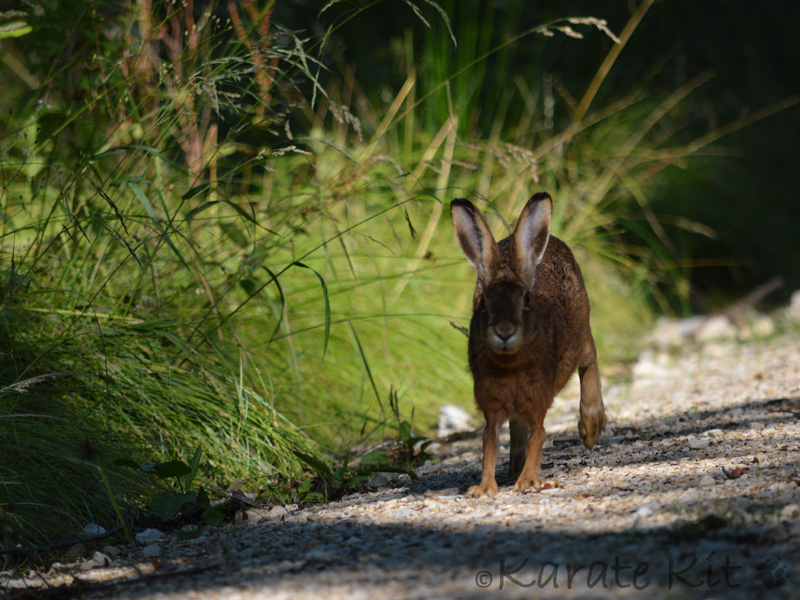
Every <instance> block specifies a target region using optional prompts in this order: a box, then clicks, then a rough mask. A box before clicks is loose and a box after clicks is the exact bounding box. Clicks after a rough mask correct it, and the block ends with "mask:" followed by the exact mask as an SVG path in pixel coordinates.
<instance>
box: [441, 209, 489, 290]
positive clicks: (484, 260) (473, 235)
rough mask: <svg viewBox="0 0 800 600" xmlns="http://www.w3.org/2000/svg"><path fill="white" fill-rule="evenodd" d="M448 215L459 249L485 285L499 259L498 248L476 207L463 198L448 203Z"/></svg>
mask: <svg viewBox="0 0 800 600" xmlns="http://www.w3.org/2000/svg"><path fill="white" fill-rule="evenodd" d="M450 216H451V217H452V219H453V226H454V227H455V229H456V235H457V236H458V243H459V244H461V250H462V251H463V252H464V256H466V258H467V262H469V264H471V265H472V266H473V267H474V268H475V270H476V271H477V272H478V281H480V283H481V285H482V286H484V287H486V286H487V285H488V283H489V281H490V280H491V276H492V273H493V272H494V271H495V270H496V269H497V266H498V264H499V261H500V250H499V248H498V247H497V242H496V241H495V240H494V236H492V232H491V231H489V226H488V225H487V224H486V221H484V220H483V217H482V216H481V213H480V212H478V209H477V208H475V206H474V205H473V204H472V202H470V201H469V200H465V199H464V198H457V199H455V200H453V201H452V202H451V203H450Z"/></svg>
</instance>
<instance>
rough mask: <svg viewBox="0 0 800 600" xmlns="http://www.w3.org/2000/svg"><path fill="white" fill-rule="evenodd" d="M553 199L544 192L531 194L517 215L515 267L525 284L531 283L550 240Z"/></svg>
mask: <svg viewBox="0 0 800 600" xmlns="http://www.w3.org/2000/svg"><path fill="white" fill-rule="evenodd" d="M552 213H553V201H552V200H551V198H550V195H549V194H545V193H544V192H541V193H538V194H536V195H535V196H533V197H532V198H531V199H530V200H528V203H527V204H526V205H525V208H523V209H522V214H521V215H520V216H519V221H518V222H517V228H516V229H515V230H514V250H515V254H516V261H517V269H518V270H519V272H520V274H521V275H522V277H523V279H524V281H525V283H526V285H532V284H533V273H534V271H535V270H536V265H538V264H539V263H540V262H541V261H542V256H544V251H545V248H547V242H548V241H549V240H550V215H551V214H552Z"/></svg>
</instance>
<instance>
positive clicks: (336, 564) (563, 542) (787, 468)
mask: <svg viewBox="0 0 800 600" xmlns="http://www.w3.org/2000/svg"><path fill="white" fill-rule="evenodd" d="M673 325H674V324H673ZM662 329H663V328H662ZM673 329H674V327H673ZM740 333H741V332H740ZM707 337H709V338H713V336H707ZM668 345H669V341H667V342H663V340H662V341H659V340H657V339H656V341H655V342H654V346H655V348H658V347H662V346H668ZM684 345H685V346H688V349H687V348H684V349H683V350H682V352H681V353H680V354H678V355H676V354H674V352H670V351H668V350H658V349H651V350H648V351H646V352H645V353H644V354H643V355H642V357H641V358H640V360H639V362H638V363H637V364H636V365H635V366H634V367H633V370H632V377H631V378H630V381H629V382H628V383H626V384H617V385H606V393H605V395H606V404H607V409H608V413H609V418H610V425H609V429H608V430H607V431H606V432H605V433H604V435H603V437H602V438H601V440H600V442H599V443H598V445H597V447H596V448H595V450H594V451H591V452H589V451H587V450H586V449H584V448H583V446H582V445H581V444H580V440H579V439H578V435H577V427H576V420H577V416H576V415H577V397H576V395H575V391H574V388H573V387H572V386H568V389H567V390H566V392H565V393H564V394H563V395H562V396H561V397H560V398H558V399H557V400H556V405H555V406H554V407H553V410H552V411H551V413H550V414H549V415H548V420H547V430H548V441H547V443H546V445H545V449H544V457H543V463H544V464H543V471H542V476H543V477H544V480H545V482H547V483H546V484H547V485H552V487H550V488H549V489H545V490H543V491H541V492H539V493H527V494H520V493H515V492H513V491H512V490H511V488H510V486H511V484H512V483H513V482H511V481H510V480H508V479H507V477H506V474H505V471H506V468H507V461H508V436H507V434H506V436H505V437H504V441H503V443H504V445H503V449H502V452H501V459H500V466H499V470H498V475H499V476H498V483H499V484H500V492H499V493H498V495H497V496H496V497H495V498H493V499H489V498H480V499H469V498H466V497H465V492H466V489H467V487H468V486H469V485H471V484H473V483H475V482H476V481H477V480H478V479H479V475H480V456H481V448H480V437H479V436H478V435H477V434H476V433H473V434H471V435H467V436H466V439H461V440H459V441H450V442H444V441H443V442H440V443H436V444H434V446H433V447H432V448H430V449H429V450H432V451H433V452H434V453H435V454H437V455H438V456H440V457H441V458H442V461H441V462H440V463H438V464H435V465H433V464H426V465H425V466H423V468H422V469H420V471H419V475H420V479H419V481H416V482H412V481H410V480H409V479H408V478H407V477H405V478H401V479H398V480H394V481H392V482H389V483H388V485H387V487H383V488H380V489H376V490H375V491H373V492H371V493H365V494H354V495H352V496H349V497H346V498H344V499H343V500H341V501H339V502H335V503H332V504H330V505H328V506H325V507H314V508H307V509H303V510H292V507H289V510H288V511H286V510H283V509H281V508H278V509H274V510H272V511H266V510H254V511H251V512H250V513H249V519H248V520H247V521H246V522H244V523H242V524H239V525H238V526H229V527H225V528H222V529H215V528H207V529H205V530H203V531H201V532H200V533H199V534H198V535H197V537H194V538H190V539H184V540H178V539H176V538H175V537H168V538H166V539H165V540H163V541H161V542H159V546H160V547H161V554H160V556H159V557H158V558H157V559H156V560H153V559H145V558H143V555H142V548H141V547H138V548H123V549H122V552H121V554H120V555H119V556H118V557H117V558H116V559H114V562H113V563H112V564H111V565H110V566H106V567H100V568H95V569H85V570H80V569H79V568H78V569H75V568H72V569H69V568H67V569H66V570H67V571H68V572H67V573H62V574H56V572H55V570H54V571H51V573H50V574H48V575H45V576H32V577H31V578H28V579H24V580H19V579H17V580H11V581H7V582H6V585H7V586H9V589H8V590H7V591H8V592H9V594H10V595H11V597H13V595H14V594H27V593H30V592H25V591H23V590H22V589H20V588H21V587H22V586H44V585H45V584H46V585H47V586H54V585H59V584H62V585H69V586H70V587H69V588H67V589H68V590H69V591H66V592H65V591H64V590H63V589H62V591H61V593H60V594H59V595H58V597H59V598H67V597H71V596H70V595H71V594H74V595H75V596H81V597H87V598H131V599H133V598H137V599H138V598H140V599H160V598H171V599H172V598H198V599H199V598H203V599H212V598H214V599H218V598H222V599H228V600H233V599H254V598H287V599H288V598H346V599H347V600H355V599H358V598H369V599H375V598H377V599H383V598H386V599H388V598H419V599H426V600H427V599H433V598H484V597H487V596H491V597H501V596H502V597H509V598H517V597H519V598H529V597H555V598H558V597H582V598H624V597H642V598H645V597H658V598H709V597H713V598H752V597H755V596H756V595H759V596H761V595H764V594H769V595H770V596H771V597H775V598H797V597H798V594H800V592H799V591H798V589H800V419H799V418H798V417H800V349H798V344H797V333H796V329H795V333H794V334H791V333H786V332H784V333H782V334H780V335H774V334H773V335H772V336H771V337H769V338H768V340H767V341H760V342H759V341H749V342H748V343H746V344H743V343H739V342H736V341H731V340H728V341H724V342H713V341H709V342H707V343H705V344H696V343H693V344H684ZM100 563H102V560H101V561H100ZM81 582H85V583H84V584H82V583H81ZM98 585H101V587H96V586H98ZM28 590H30V587H29V588H28Z"/></svg>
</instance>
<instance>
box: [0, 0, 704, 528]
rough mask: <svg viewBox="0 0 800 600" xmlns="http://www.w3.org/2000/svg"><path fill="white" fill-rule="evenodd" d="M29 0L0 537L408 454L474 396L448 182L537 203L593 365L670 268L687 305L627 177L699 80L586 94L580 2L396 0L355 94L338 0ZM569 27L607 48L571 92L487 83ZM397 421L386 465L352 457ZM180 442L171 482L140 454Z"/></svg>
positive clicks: (622, 336)
mask: <svg viewBox="0 0 800 600" xmlns="http://www.w3.org/2000/svg"><path fill="white" fill-rule="evenodd" d="M273 4H274V6H273ZM384 4H385V6H387V7H388V6H389V3H384ZM37 6H39V7H40V8H41V10H40V11H39V10H34V8H31V7H29V8H26V9H25V10H27V11H28V13H26V16H25V17H24V18H22V17H20V18H21V19H22V20H23V21H24V22H25V23H26V24H27V25H30V31H29V32H27V33H25V34H24V35H22V34H21V35H20V37H18V38H13V39H8V40H4V43H3V46H2V48H0V59H2V65H3V66H2V74H0V76H2V77H3V80H4V81H12V82H13V83H12V84H10V85H9V92H8V94H7V95H5V96H4V99H3V104H2V106H0V179H1V180H2V182H1V183H2V185H0V213H2V214H0V260H2V263H3V276H4V279H5V281H7V284H6V285H5V286H4V287H3V289H2V290H0V303H1V304H0V318H2V328H3V329H2V334H3V336H4V341H5V340H7V342H8V343H3V344H2V347H0V353H2V355H3V356H2V367H0V368H2V371H0V384H1V385H2V386H4V387H3V388H2V390H0V429H2V431H0V433H1V434H2V438H1V439H2V440H3V442H2V444H4V451H5V454H4V456H8V457H9V459H8V460H7V461H4V464H3V465H0V494H1V495H0V514H1V515H2V517H3V522H4V523H10V524H11V525H9V526H7V527H8V529H9V530H11V529H14V531H15V532H18V531H22V530H26V529H33V531H32V532H31V535H33V536H34V537H36V536H42V535H52V534H55V535H57V534H62V533H65V532H67V531H70V532H72V531H74V530H75V529H78V528H80V527H82V524H85V522H88V520H90V519H91V520H92V521H94V522H100V521H102V520H104V519H105V520H109V519H118V518H119V517H118V514H119V512H120V511H119V510H118V509H117V508H115V507H119V506H121V507H122V508H123V509H127V508H129V507H130V506H132V505H135V504H136V503H137V502H140V501H141V499H142V498H145V499H146V500H147V501H148V502H151V503H152V505H153V508H154V509H155V510H156V511H157V512H158V513H159V514H160V515H161V516H162V517H167V518H171V517H174V516H175V515H176V514H178V513H186V512H190V513H191V512H202V511H204V510H206V508H205V507H206V503H207V495H206V494H204V493H203V492H202V488H199V487H195V486H194V484H193V482H194V480H195V475H196V474H197V473H199V475H198V476H199V477H200V478H201V479H202V480H203V481H231V480H235V479H244V480H246V481H247V482H250V483H251V484H252V485H257V486H259V487H260V489H261V491H263V492H264V493H266V494H267V495H270V496H271V497H274V498H283V499H286V500H287V501H288V500H289V499H292V500H293V501H297V500H298V499H300V501H310V500H314V499H320V498H322V497H330V496H331V495H335V494H341V493H344V491H345V490H348V489H353V488H355V487H357V486H358V485H359V484H361V483H363V482H364V481H366V479H367V478H368V477H370V476H372V474H374V473H376V472H379V471H382V470H389V471H390V472H398V471H397V470H399V472H409V470H410V469H411V468H413V466H414V465H416V464H418V463H419V462H421V461H424V460H426V459H427V458H430V455H429V453H428V452H427V450H426V448H427V447H428V446H427V444H428V443H429V442H427V441H426V440H425V436H424V434H425V433H426V432H427V433H429V432H430V431H431V428H432V427H433V424H434V422H435V418H436V414H437V412H438V405H439V403H441V402H451V403H460V404H462V405H467V406H468V405H470V404H471V397H472V392H471V385H470V382H469V376H468V373H467V371H466V364H465V363H466V360H465V356H466V349H465V339H464V337H463V336H462V335H461V334H460V333H459V332H458V331H457V330H456V329H454V328H453V327H451V325H450V324H451V323H455V324H456V325H463V324H465V323H467V322H468V318H469V313H470V310H471V298H472V287H473V285H474V283H473V282H474V274H473V273H472V272H471V270H470V268H469V266H468V265H467V264H466V263H465V261H464V260H463V258H462V257H461V255H460V253H459V250H458V247H457V244H456V243H455V240H454V239H453V234H452V231H451V227H450V223H449V220H448V219H447V216H446V212H447V211H446V206H447V203H448V202H449V200H450V199H452V198H453V197H457V196H465V195H467V196H471V197H473V198H474V199H477V200H478V201H479V202H481V203H482V204H483V208H487V209H488V212H489V213H490V215H489V222H490V225H491V226H492V227H493V229H494V230H495V232H496V234H497V235H503V234H504V233H506V232H508V231H510V224H509V223H507V222H506V221H505V220H504V219H505V218H511V217H512V216H513V215H515V214H517V213H518V212H519V210H520V208H521V206H522V205H523V204H524V202H525V201H526V200H527V198H528V197H529V196H530V194H531V193H532V192H533V191H536V190H539V189H547V190H549V191H550V192H551V193H552V194H553V196H554V198H555V200H556V204H555V214H554V221H553V232H554V233H555V234H556V235H558V236H559V237H562V238H563V239H565V241H567V242H568V243H570V244H571V245H572V247H573V248H574V249H575V251H576V254H577V255H578V259H579V262H580V263H581V265H582V268H583V271H584V275H585V278H586V280H587V285H588V287H589V291H590V297H591V299H592V302H593V325H594V331H595V337H596V339H597V341H598V345H599V348H600V356H601V362H603V363H605V364H607V363H608V362H612V361H614V360H617V359H627V358H630V357H631V356H633V354H634V353H635V351H636V344H637V340H638V338H639V337H640V334H641V332H642V331H643V330H644V329H645V328H646V327H647V325H648V323H649V320H650V319H651V312H650V307H651V306H652V305H653V304H658V303H660V304H661V305H663V306H664V307H668V306H669V304H670V298H669V297H667V294H665V291H664V290H665V289H666V290H668V293H669V294H672V293H677V294H678V295H679V296H680V297H682V298H683V300H684V302H686V300H687V298H688V289H689V288H688V286H687V273H686V271H685V269H683V268H682V267H681V266H680V265H679V264H678V263H677V262H676V260H675V254H674V249H673V248H672V247H671V246H670V240H669V238H668V237H667V236H665V234H664V228H663V226H662V223H661V221H660V220H659V217H658V215H656V214H655V213H654V212H653V210H652V208H651V206H650V197H651V193H652V187H651V186H653V185H654V182H657V181H658V179H657V175H658V174H659V173H660V172H662V171H663V170H664V169H665V168H667V167H669V166H673V165H681V166H682V165H683V164H684V161H685V159H686V158H687V157H689V156H690V155H692V154H693V153H695V152H697V151H699V150H701V149H702V148H704V147H705V145H706V143H707V141H708V140H711V139H712V138H713V136H711V137H702V138H700V139H699V141H698V143H696V144H694V145H688V146H687V145H686V144H685V143H684V142H683V140H681V139H679V137H678V136H677V133H678V132H679V131H680V129H681V126H682V119H683V116H684V115H685V114H686V112H687V109H686V108H684V107H685V106H686V103H687V102H688V101H687V98H688V97H689V96H690V93H691V92H692V91H693V90H694V89H695V88H696V87H697V86H699V85H700V84H701V83H702V78H699V79H696V80H692V81H689V82H688V83H685V84H684V85H682V86H680V87H679V88H678V89H676V90H674V91H672V92H670V93H666V94H663V95H659V96H655V95H648V93H647V92H646V91H645V86H637V87H635V88H633V89H628V90H623V91H622V92H620V93H618V94H616V95H612V96H611V97H610V99H606V97H602V96H599V95H598V90H599V89H600V87H601V86H602V84H603V82H604V81H605V79H606V77H608V76H609V73H612V72H613V70H614V65H615V60H616V57H617V56H618V55H619V53H618V52H617V50H619V48H621V47H622V45H621V46H619V47H618V46H616V45H615V42H614V40H613V34H611V33H610V31H609V30H608V27H607V25H606V24H605V22H604V21H601V20H599V19H592V18H577V19H576V18H550V17H549V16H548V18H547V19H546V20H544V22H543V23H525V24H524V27H523V25H522V24H519V27H516V26H515V27H514V28H513V29H509V30H508V31H510V32H511V33H510V34H509V36H507V37H504V36H505V34H504V31H506V29H505V25H503V24H501V23H500V22H499V21H498V22H493V21H492V20H491V17H492V13H491V10H490V9H489V6H490V5H486V8H484V9H483V10H482V11H469V10H463V9H461V8H459V9H458V11H457V9H456V3H452V4H443V5H438V4H436V3H433V2H429V1H425V2H406V3H398V6H400V8H397V7H394V8H393V10H395V9H397V10H400V9H402V10H403V11H405V13H404V14H406V15H407V16H408V17H409V18H410V19H411V21H410V23H411V24H410V25H409V27H408V29H406V30H404V31H393V32H392V33H391V37H392V39H391V40H390V42H389V43H388V44H387V47H390V48H391V49H392V50H391V54H392V56H391V57H389V58H391V59H392V60H391V64H392V65H393V67H392V68H391V69H389V68H384V70H385V71H387V72H390V76H387V78H386V79H385V80H381V85H380V86H374V89H373V88H370V89H366V90H365V89H363V88H362V87H361V86H360V84H365V83H366V81H367V80H362V81H361V82H360V83H359V79H358V77H357V74H358V72H357V71H356V70H354V69H352V68H351V67H350V66H348V64H349V63H348V62H347V61H345V60H343V59H342V57H341V56H338V55H337V54H336V52H337V47H338V46H337V44H335V43H331V42H332V40H335V38H336V35H338V33H339V32H340V31H345V30H346V28H347V27H348V23H351V24H352V23H357V22H358V21H359V19H361V18H365V16H366V15H365V14H362V11H363V10H366V9H361V8H357V7H354V5H352V4H350V3H343V2H330V3H328V4H327V5H325V7H324V10H323V11H322V12H321V13H319V14H318V15H317V14H315V18H319V19H321V20H322V25H323V26H322V27H321V29H320V30H321V31H324V33H323V34H322V35H320V36H315V34H312V33H311V31H312V30H313V29H312V28H309V29H308V30H306V31H298V30H297V29H293V28H292V27H286V26H283V25H281V24H279V23H276V22H275V21H274V19H273V16H274V15H275V14H279V13H278V11H279V10H285V11H288V12H287V13H286V14H289V13H290V12H291V11H292V10H300V8H297V7H294V6H292V5H290V4H287V3H280V2H279V3H272V2H267V3H262V4H260V5H259V3H257V2H249V1H247V2H241V3H238V4H237V3H233V2H231V3H225V4H224V5H222V4H220V3H217V2H205V3H201V2H191V1H189V2H186V3H183V4H173V3H167V2H155V3H153V5H152V9H151V10H147V6H148V3H137V2H132V1H130V2H125V3H118V2H113V3H112V2H105V1H95V2H94V3H92V4H91V10H90V9H89V8H88V7H89V6H90V5H85V6H84V5H83V4H81V3H72V2H45V3H41V5H37ZM459 6H460V5H459ZM504 6H505V5H504ZM520 6H521V3H518V2H512V3H510V4H509V7H510V9H509V10H510V12H507V13H503V14H502V15H501V16H502V19H503V21H502V23H514V22H515V18H514V14H516V13H514V11H515V10H517V11H518V10H519V8H520ZM647 6H649V2H644V3H642V5H641V7H640V8H639V9H638V10H637V13H636V15H634V17H631V25H630V26H629V27H628V28H626V31H627V32H628V33H627V34H626V35H628V36H630V35H631V34H632V32H633V31H635V29H636V23H637V22H638V21H636V18H640V17H641V16H642V14H643V13H642V11H644V10H646V8H647ZM301 8H302V7H301ZM273 9H274V11H273ZM6 17H7V18H8V19H11V18H13V19H17V17H9V16H8V15H6ZM3 18H5V17H3ZM2 22H3V21H2V20H1V18H0V23H2ZM15 23H16V21H15ZM134 24H135V27H134V26H133V25H134ZM27 25H26V27H27ZM15 27H16V25H15ZM577 30H580V32H581V33H582V34H583V35H585V36H586V37H587V38H589V37H591V36H598V37H599V38H601V39H602V40H603V41H602V44H603V46H602V47H603V50H604V55H605V56H606V58H605V59H604V60H603V61H602V62H601V63H600V64H599V65H597V66H596V68H597V71H596V74H595V75H594V76H593V77H591V78H590V79H591V80H587V79H585V78H584V79H581V80H580V86H581V87H580V88H578V87H577V84H576V86H575V88H574V89H572V90H569V89H566V87H565V86H563V85H562V86H561V87H559V85H560V83H559V82H557V81H554V80H553V79H552V78H548V77H543V76H541V75H540V74H539V75H537V76H536V77H533V76H531V77H527V78H526V77H523V76H519V77H512V76H511V72H512V71H513V69H512V66H511V65H512V64H515V63H518V62H519V60H520V57H521V56H522V57H523V58H524V59H525V60H529V61H530V63H531V64H533V65H534V66H535V65H537V64H539V62H540V61H541V60H543V59H542V54H541V53H542V52H544V51H545V50H546V49H547V48H549V46H550V44H551V43H552V41H553V40H556V41H557V43H558V44H561V45H563V44H567V43H568V44H582V43H584V41H576V40H573V39H571V38H572V37H574V35H573V34H576V33H577ZM15 31H16V29H15ZM551 34H553V35H551ZM453 38H455V43H454V41H453ZM523 39H524V40H535V42H534V43H532V44H530V45H522V44H521V40H523ZM621 41H622V42H623V45H624V43H625V42H626V41H627V38H623V39H622V40H621ZM451 47H452V48H453V49H454V51H452V52H451V51H450V48H451ZM387 62H388V59H387ZM395 79H396V80H397V82H396V85H395V84H394V83H393V81H394V80H395ZM607 87H608V86H606V88H607ZM598 98H602V100H603V101H602V102H600V100H598ZM674 226H676V227H683V228H686V229H690V228H692V227H694V224H691V223H688V222H682V221H676V222H675V224H674ZM696 229H697V230H698V231H701V230H702V229H698V228H696ZM42 378H43V379H42ZM26 382H31V383H30V384H26ZM33 383H35V384H36V385H35V386H34V385H33ZM26 386H27V387H26ZM29 388H30V390H31V393H27V391H26V390H28V389H29ZM387 393H388V396H389V408H390V410H391V411H392V412H391V414H389V415H387V410H386V406H385V405H384V399H385V398H386V396H387ZM399 395H402V397H403V398H404V406H408V414H409V415H411V416H410V417H409V418H406V417H405V416H404V415H403V414H402V413H401V411H400V410H399V408H398V406H397V401H398V397H399ZM387 417H388V418H387ZM392 417H393V418H392ZM414 418H416V423H417V425H416V427H417V429H418V433H413V432H412V426H411V423H413V422H414ZM44 432H47V435H44ZM391 435H395V436H396V437H397V439H398V440H399V442H400V444H401V447H402V452H401V454H402V456H401V457H400V460H399V463H396V462H392V461H394V460H395V457H392V456H389V455H388V454H386V453H383V454H381V452H375V453H371V454H368V455H366V456H364V457H361V460H360V461H358V462H357V463H351V462H350V459H349V456H350V454H349V452H348V451H347V449H348V448H350V447H353V446H354V445H356V444H357V443H362V442H365V441H374V440H375V439H379V438H383V437H388V436H391ZM81 448H84V449H86V448H89V449H91V451H85V452H83V453H81ZM185 448H201V449H202V453H203V456H204V457H205V458H204V460H203V462H202V463H201V464H197V465H195V466H194V467H190V473H191V478H189V479H186V477H188V476H189V474H190V473H183V474H180V475H177V474H176V473H177V472H176V471H170V470H169V468H168V467H166V466H164V465H169V464H170V463H169V461H174V460H177V461H178V463H173V466H175V465H183V464H185V461H187V460H188V461H189V463H190V464H191V462H192V461H191V459H190V458H189V457H187V456H183V455H182V449H185ZM322 449H325V450H327V451H328V452H329V453H332V454H334V455H337V456H342V455H343V456H345V459H344V461H343V462H342V463H341V464H340V466H338V467H332V466H331V462H329V460H328V459H326V458H323V457H324V453H323V451H322ZM120 455H133V456H147V457H149V458H150V459H151V460H152V461H153V463H152V464H153V469H155V470H154V471H153V472H152V476H153V477H155V478H156V479H158V480H162V479H166V481H167V482H170V483H171V487H170V488H169V491H165V492H164V494H163V495H161V496H157V498H158V499H157V500H156V499H153V500H151V499H150V487H149V486H150V482H149V481H148V480H146V478H141V477H138V474H141V473H139V472H140V471H141V467H140V466H139V465H138V464H137V466H136V471H134V472H133V473H137V477H133V476H132V472H131V471H130V469H128V468H124V467H123V468H120V466H119V465H116V466H115V465H113V464H111V463H110V462H109V459H108V458H107V457H109V456H120ZM195 456H198V457H199V455H198V454H195ZM181 461H183V462H181ZM398 464H399V466H398ZM156 465H160V467H159V468H160V469H161V470H160V471H159V470H158V469H159V468H156ZM309 468H310V470H311V471H312V472H313V473H314V476H315V477H316V480H317V481H318V482H319V486H316V485H315V484H314V483H313V482H311V480H310V479H308V478H307V477H306V476H305V473H306V472H307V470H308V469H309ZM164 469H167V470H166V471H165V470H164ZM180 469H183V467H180ZM180 469H179V471H180ZM392 469H394V471H392ZM54 472H63V473H68V476H64V477H63V478H62V477H56V476H54ZM167 473H171V474H169V475H168V474H167ZM54 482H57V483H58V484H59V485H64V486H65V488H64V489H63V490H58V492H59V493H56V491H54V489H53V484H54ZM162 483H163V482H162ZM84 486H85V487H84ZM83 489H86V490H88V491H86V492H83V491H82V490H83ZM83 494H85V495H86V496H87V497H89V499H86V500H84V498H83V497H82V495H83ZM65 496H66V497H67V498H69V500H67V501H63V500H61V498H63V497H65ZM55 498H59V500H58V501H55V500H54V499H55ZM55 504H60V505H61V506H62V507H63V510H64V512H66V513H68V514H69V519H67V520H64V519H62V518H61V514H60V513H57V512H56V511H55V510H54V505H55ZM47 515H56V517H51V518H48V517H47ZM37 523H38V524H40V525H38V526H37ZM37 527H39V528H38V529H37ZM4 535H5V533H4ZM9 535H12V534H9ZM13 535H16V533H14V534H13ZM13 535H12V537H13Z"/></svg>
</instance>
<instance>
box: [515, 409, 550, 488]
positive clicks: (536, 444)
mask: <svg viewBox="0 0 800 600" xmlns="http://www.w3.org/2000/svg"><path fill="white" fill-rule="evenodd" d="M544 414H545V413H544V412H542V414H541V415H528V416H527V417H526V419H525V421H526V422H527V424H528V427H529V428H530V435H529V436H528V454H527V456H526V457H525V464H524V465H523V466H522V472H521V473H520V474H519V477H518V478H517V482H516V483H515V484H514V489H515V490H521V491H525V490H527V489H529V488H534V489H537V490H538V489H539V488H540V487H542V484H541V482H540V481H539V480H538V479H537V478H538V477H539V468H540V467H541V465H542V446H544V439H545V430H544Z"/></svg>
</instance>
